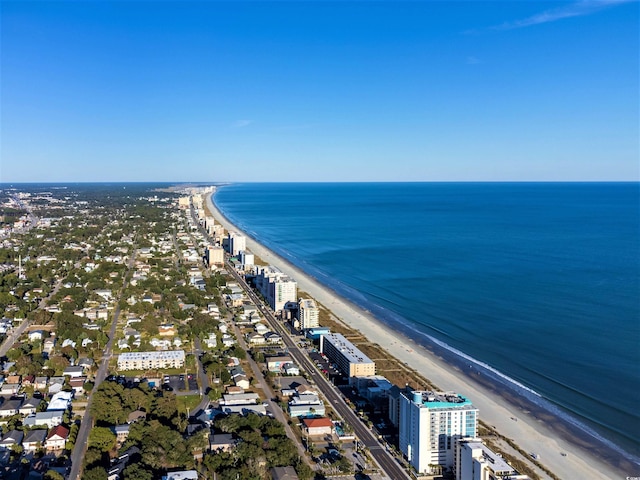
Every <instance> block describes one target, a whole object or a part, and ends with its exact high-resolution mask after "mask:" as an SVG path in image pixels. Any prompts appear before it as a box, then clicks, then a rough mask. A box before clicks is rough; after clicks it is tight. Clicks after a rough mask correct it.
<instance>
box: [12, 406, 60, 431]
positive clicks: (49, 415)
mask: <svg viewBox="0 0 640 480" xmlns="http://www.w3.org/2000/svg"><path fill="white" fill-rule="evenodd" d="M63 414H64V411H62V410H54V411H46V412H36V413H32V414H31V415H29V416H28V417H27V418H25V419H24V421H23V422H22V423H23V425H25V426H27V427H34V426H44V425H46V426H47V427H49V428H53V427H55V426H56V425H60V424H61V423H62V415H63Z"/></svg>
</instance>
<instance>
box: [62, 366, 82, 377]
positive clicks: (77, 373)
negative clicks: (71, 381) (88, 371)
mask: <svg viewBox="0 0 640 480" xmlns="http://www.w3.org/2000/svg"><path fill="white" fill-rule="evenodd" d="M62 375H63V376H65V377H71V378H78V377H82V376H83V375H84V368H82V367H80V366H73V367H67V368H65V369H64V372H62Z"/></svg>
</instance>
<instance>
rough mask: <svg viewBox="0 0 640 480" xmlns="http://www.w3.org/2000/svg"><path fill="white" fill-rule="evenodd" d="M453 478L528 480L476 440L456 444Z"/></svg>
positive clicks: (460, 441)
mask: <svg viewBox="0 0 640 480" xmlns="http://www.w3.org/2000/svg"><path fill="white" fill-rule="evenodd" d="M455 478H456V480H494V479H496V478H508V479H512V480H529V476H528V475H519V474H518V472H517V471H516V470H515V469H514V468H513V467H512V466H511V465H509V464H508V463H507V462H506V460H505V459H504V458H502V456H500V455H498V454H497V453H495V452H494V451H493V450H491V449H490V448H489V447H487V446H486V445H485V444H483V443H482V441H481V440H480V439H477V438H467V439H462V440H458V441H457V442H456V455H455Z"/></svg>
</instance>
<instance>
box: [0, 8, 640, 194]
mask: <svg viewBox="0 0 640 480" xmlns="http://www.w3.org/2000/svg"><path fill="white" fill-rule="evenodd" d="M1 8H2V11H1V17H0V22H1V25H0V27H1V40H2V55H1V59H0V62H1V65H0V66H1V72H2V74H1V77H0V78H1V79H0V88H1V90H0V93H1V97H0V107H1V113H2V116H1V118H0V121H1V132H0V140H1V145H0V182H78V181H83V182H92V181H114V182H116V181H168V182H182V181H220V182H225V181H228V182H235V181H270V182H277V181H284V182H286V181H574V180H575V181H638V180H639V179H640V172H639V170H640V166H639V158H640V140H639V135H638V132H639V130H640V121H639V109H638V105H639V104H640V93H639V92H640V86H639V58H640V48H639V39H638V31H639V30H640V28H639V27H640V25H639V23H640V22H639V4H638V2H637V1H631V0H599V1H596V0H578V1H575V2H537V1H523V2H507V1H497V2H485V1H473V2H468V1H465V2H369V1H362V2H344V3H341V2H324V1H317V2H266V1H265V2H243V1H240V2H173V1H166V2H164V1H160V2H140V1H138V2H128V1H114V2H106V1H97V2H92V1H88V2H74V1H69V2H67V1H59V2H57V1H56V2H22V1H3V2H2V5H1Z"/></svg>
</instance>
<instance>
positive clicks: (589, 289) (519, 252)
mask: <svg viewBox="0 0 640 480" xmlns="http://www.w3.org/2000/svg"><path fill="white" fill-rule="evenodd" d="M215 202H216V204H217V205H218V207H219V208H220V209H221V211H223V213H224V214H225V215H227V216H228V218H229V219H230V220H231V221H232V222H233V223H235V224H236V225H238V226H239V227H240V228H242V229H243V230H244V231H246V232H247V233H249V234H250V235H252V236H253V237H254V238H256V239H257V240H258V241H260V242H261V243H263V244H265V245H266V246H268V247H270V248H271V249H273V250H275V251H276V252H278V253H279V254H281V255H282V256H284V257H285V258H287V259H288V260H290V261H291V262H292V263H294V264H295V265H297V266H298V267H300V268H302V269H304V270H305V271H307V272H308V273H310V274H311V275H313V276H315V277H317V278H318V279H319V280H321V281H322V282H324V283H325V284H327V285H328V286H330V287H331V288H333V289H334V290H336V291H337V292H338V293H341V294H342V295H345V296H347V297H349V298H350V299H351V300H353V301H354V302H355V303H357V304H359V305H360V306H362V307H364V308H367V309H368V310H370V311H372V312H373V313H375V314H376V315H377V316H378V317H380V318H381V319H382V320H383V321H385V322H388V323H393V324H395V325H400V326H401V327H404V330H405V331H409V330H413V331H414V338H415V332H420V333H422V334H424V338H425V339H426V338H427V336H430V337H432V338H435V339H437V340H438V341H440V342H444V343H445V344H446V345H447V346H449V347H451V348H453V349H456V350H458V351H460V352H463V353H464V354H466V355H468V356H469V357H472V358H473V359H476V360H478V361H479V362H482V363H483V364H486V365H488V366H490V367H491V368H492V369H495V371H497V372H500V373H501V374H503V375H504V376H506V377H508V378H509V379H512V380H513V381H514V382H517V383H519V384H521V385H522V386H524V387H526V388H528V389H531V390H532V391H534V392H537V394H539V395H540V396H542V397H543V398H545V399H547V400H549V401H550V402H551V404H553V405H556V406H558V407H560V409H561V411H562V412H568V413H569V414H570V415H571V417H572V418H575V419H578V420H579V421H580V422H581V423H584V424H585V425H586V426H587V427H589V428H593V429H594V431H595V432H596V433H597V434H598V435H601V436H603V437H604V438H607V439H609V440H611V441H613V442H615V444H616V445H618V446H621V447H622V448H624V449H625V450H626V451H627V452H630V453H631V455H634V456H635V455H637V454H638V445H640V408H639V407H640V184H638V183H335V184H330V183H322V184H315V183H300V184H290V183H286V184H234V185H229V186H225V187H223V188H220V189H219V190H218V192H217V194H216V195H215ZM427 376H428V375H427ZM509 383H512V382H509Z"/></svg>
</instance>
